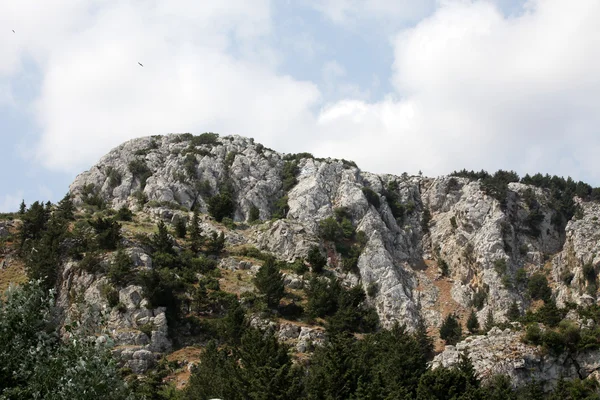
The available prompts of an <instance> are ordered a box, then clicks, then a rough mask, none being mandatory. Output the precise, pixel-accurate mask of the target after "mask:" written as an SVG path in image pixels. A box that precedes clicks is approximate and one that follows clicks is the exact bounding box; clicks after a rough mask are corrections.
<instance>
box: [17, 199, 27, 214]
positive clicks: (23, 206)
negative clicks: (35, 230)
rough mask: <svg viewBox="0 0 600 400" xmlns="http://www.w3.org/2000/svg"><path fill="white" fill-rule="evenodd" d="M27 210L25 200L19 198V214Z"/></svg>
mask: <svg viewBox="0 0 600 400" xmlns="http://www.w3.org/2000/svg"><path fill="white" fill-rule="evenodd" d="M26 210H27V205H25V200H21V204H20V205H19V215H23V214H25V211H26Z"/></svg>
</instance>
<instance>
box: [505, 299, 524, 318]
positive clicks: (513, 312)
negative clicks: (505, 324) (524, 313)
mask: <svg viewBox="0 0 600 400" xmlns="http://www.w3.org/2000/svg"><path fill="white" fill-rule="evenodd" d="M506 316H507V317H508V319H509V321H516V320H517V319H519V317H520V316H521V311H520V310H519V305H518V304H517V302H516V301H513V302H512V304H511V305H510V307H509V308H508V312H507V313H506Z"/></svg>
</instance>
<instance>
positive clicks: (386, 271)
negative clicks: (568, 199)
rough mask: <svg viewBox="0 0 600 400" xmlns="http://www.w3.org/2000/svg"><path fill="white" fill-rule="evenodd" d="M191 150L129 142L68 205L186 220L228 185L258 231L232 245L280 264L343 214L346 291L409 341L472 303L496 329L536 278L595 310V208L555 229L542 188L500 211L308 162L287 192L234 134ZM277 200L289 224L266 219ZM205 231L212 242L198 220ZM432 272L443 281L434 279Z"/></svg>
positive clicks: (468, 191)
mask: <svg viewBox="0 0 600 400" xmlns="http://www.w3.org/2000/svg"><path fill="white" fill-rule="evenodd" d="M198 142H199V141H198V140H197V139H193V138H192V137H191V135H168V136H155V137H145V138H139V139H135V140H131V141H129V142H126V143H124V144H122V145H121V146H119V147H117V148H115V149H113V150H112V151H111V152H110V153H108V154H107V155H106V156H104V157H103V158H102V159H100V161H99V162H98V163H97V164H96V165H94V166H93V167H92V168H91V169H90V170H89V171H87V172H84V173H82V174H80V175H79V176H77V178H76V179H75V181H74V182H73V184H72V185H71V187H70V192H71V194H72V195H73V196H74V201H75V203H76V204H78V205H82V204H83V203H84V200H85V197H86V193H88V194H87V195H89V194H92V195H97V196H98V197H100V198H101V199H103V200H104V201H105V202H106V203H108V204H109V205H110V206H112V207H113V208H116V209H118V208H120V207H122V206H128V207H130V208H138V207H140V200H139V199H141V198H145V200H146V201H147V202H146V204H145V205H144V206H143V209H144V211H145V212H147V213H148V214H149V215H152V216H153V217H154V218H156V219H163V220H173V219H174V218H179V217H180V216H181V215H186V216H187V215H189V213H188V212H186V211H182V210H173V208H174V207H173V206H174V205H176V206H178V208H182V209H187V210H189V209H191V208H192V207H194V206H198V207H199V208H200V211H201V212H203V213H207V212H208V206H207V204H208V200H209V198H210V197H211V196H213V195H215V194H218V193H219V191H220V188H222V187H223V186H224V185H226V184H227V185H229V186H230V187H231V188H232V191H233V201H234V204H235V212H234V214H233V217H234V218H233V219H234V220H235V221H238V222H239V221H246V220H248V218H249V216H250V214H251V211H252V209H253V208H254V207H256V208H257V209H258V211H259V215H260V219H261V220H262V223H260V224H258V225H252V226H250V227H248V228H247V229H244V230H237V231H235V232H234V231H227V232H226V240H227V242H228V244H252V245H255V246H257V247H258V248H259V249H261V250H264V251H270V252H272V253H273V254H274V255H275V256H276V257H278V258H280V259H284V260H288V261H291V260H293V259H295V258H298V257H306V256H307V253H308V250H309V249H310V247H311V246H313V245H318V246H320V247H321V249H322V250H324V247H323V243H322V241H321V239H320V238H319V221H321V220H323V219H325V218H328V217H331V216H333V215H334V210H335V209H337V208H340V207H345V208H346V209H347V213H348V215H349V216H350V219H351V221H352V224H353V226H354V227H355V228H356V230H357V231H363V232H364V233H365V236H366V239H367V240H366V245H365V247H364V249H363V251H362V253H361V255H360V257H359V259H358V265H357V271H356V272H357V274H356V275H353V274H346V273H342V272H340V271H341V269H340V268H338V273H339V276H341V277H342V278H343V279H344V280H345V282H346V283H347V284H352V283H355V282H359V283H360V284H362V286H363V287H364V288H365V290H367V289H368V288H373V287H377V290H376V291H369V292H370V296H369V298H368V301H369V302H371V303H372V304H373V305H374V306H375V308H376V309H377V311H378V313H379V316H380V318H381V321H382V323H383V325H384V326H386V327H389V326H391V325H392V324H394V323H395V322H399V323H400V324H404V325H406V326H407V327H408V328H409V329H414V328H415V327H416V326H417V324H418V322H419V320H423V321H424V322H425V323H426V325H428V326H430V327H434V328H437V327H439V326H440V324H441V322H442V320H443V318H444V317H445V316H446V315H447V314H448V313H450V312H456V313H457V314H458V315H459V317H460V318H461V319H462V320H463V322H464V321H465V320H466V316H467V315H468V313H469V312H470V310H471V308H472V307H473V305H474V300H475V297H479V300H480V301H479V304H477V305H478V306H479V309H478V310H477V315H478V318H479V321H481V322H483V321H484V320H485V318H486V316H487V315H488V314H489V313H490V312H491V314H492V315H493V317H494V320H495V321H497V322H498V321H505V320H506V312H507V310H508V309H509V307H510V305H511V304H513V302H516V303H517V305H518V306H519V308H520V309H521V310H523V309H526V308H528V307H529V305H530V300H529V299H528V297H527V296H526V295H525V293H526V286H524V284H523V281H522V278H523V277H526V276H528V275H531V274H533V273H535V272H537V271H541V270H543V269H544V268H546V269H547V270H548V271H551V274H549V279H550V283H551V287H552V289H553V291H554V293H555V295H556V298H557V301H558V303H559V305H560V304H562V303H564V302H565V301H572V302H575V303H579V304H583V303H586V302H590V301H595V296H596V294H595V293H592V295H591V296H590V295H589V294H586V289H587V283H586V282H585V279H584V278H583V276H582V268H583V265H584V264H585V263H588V262H591V263H594V264H595V263H598V262H600V252H598V251H597V250H596V243H597V242H598V240H597V239H600V237H598V235H599V233H598V232H600V230H599V229H598V228H599V227H600V222H598V217H599V216H600V206H599V205H597V204H592V203H583V204H582V207H583V211H584V217H583V218H582V219H580V220H572V221H569V222H568V224H567V226H566V230H565V229H561V228H560V227H557V226H555V225H554V224H552V222H551V220H552V217H553V216H554V215H555V213H556V211H555V210H553V208H552V206H551V201H550V200H551V199H550V194H549V193H548V192H547V191H545V190H543V189H540V188H536V187H533V186H529V185H524V184H521V183H511V184H509V186H508V194H507V198H506V203H505V204H500V202H498V201H497V200H496V199H494V198H493V197H491V196H488V195H487V194H485V192H484V191H483V190H482V188H481V185H480V183H479V182H477V181H469V180H468V179H466V178H458V177H450V176H442V177H439V178H434V179H432V178H426V177H422V176H408V175H406V174H403V175H402V176H395V175H387V174H382V175H377V174H372V173H369V172H365V171H362V170H360V169H359V168H357V167H356V166H354V165H353V164H352V163H349V162H346V161H339V160H332V159H314V158H311V157H308V156H304V157H301V156H298V157H296V158H295V160H297V169H296V174H295V178H296V180H297V183H296V184H294V185H293V186H292V187H291V189H289V190H287V191H286V192H284V179H285V174H284V171H285V170H286V162H287V163H289V162H290V160H291V158H290V157H287V158H286V157H285V156H284V155H282V154H280V153H277V152H275V151H272V150H270V149H266V148H264V147H263V146H262V145H260V144H257V143H255V142H254V140H252V139H248V138H243V137H239V136H233V137H219V138H216V139H215V140H214V142H213V143H211V144H198ZM399 165H401V160H399ZM400 168H401V167H400ZM288 186H289V185H288ZM365 187H368V188H370V189H371V190H372V191H374V192H375V193H376V196H377V197H378V198H379V205H378V206H376V205H374V204H375V203H376V202H375V203H374V202H373V201H371V202H369V200H368V199H367V197H366V195H365V192H364V190H363V188H365ZM284 195H285V196H287V205H288V212H287V215H286V218H285V219H279V220H271V218H272V217H273V215H274V213H275V210H276V208H277V202H278V200H279V199H280V198H282V196H284ZM532 198H533V199H534V200H535V204H536V208H537V212H538V214H541V217H540V218H539V219H538V221H537V225H536V227H537V231H538V234H533V233H532V230H531V225H530V223H529V220H528V217H529V216H530V214H531V213H532V209H531V208H530V207H531V204H532V201H531V199H532ZM394 202H396V203H397V204H401V205H402V207H403V210H404V212H403V215H399V213H398V211H397V209H396V215H395V216H394V212H393V211H392V210H393V209H394V206H393V203H394ZM202 228H203V230H204V231H205V232H211V231H219V230H220V228H219V227H218V226H216V225H214V224H213V223H212V221H211V219H210V218H208V217H205V218H204V220H203V223H202ZM327 252H328V254H327V255H328V262H329V265H330V267H339V266H340V265H339V259H340V257H339V254H337V252H336V251H335V249H334V248H332V246H329V247H327ZM141 256H142V258H144V257H145V259H144V260H141V259H140V263H145V264H150V265H151V260H147V258H148V256H147V255H141ZM138 258H139V257H138ZM442 261H443V262H444V263H445V264H446V265H447V276H442V274H441V269H440V265H442ZM566 272H570V273H572V274H573V275H574V277H573V279H572V281H571V283H570V284H569V285H567V284H565V283H564V282H563V279H562V278H561V277H563V276H564V275H565V273H566ZM290 281H292V280H290ZM294 282H295V281H294ZM294 284H299V283H298V282H295V283H294ZM132 357H133V358H132V360H145V359H146V358H147V357H146V356H145V355H144V357H142V356H141V355H140V357H137V358H136V357H134V356H132ZM136 362H137V361H136Z"/></svg>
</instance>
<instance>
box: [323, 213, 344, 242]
mask: <svg viewBox="0 0 600 400" xmlns="http://www.w3.org/2000/svg"><path fill="white" fill-rule="evenodd" d="M319 234H320V235H321V237H322V238H323V239H324V240H329V241H332V242H335V241H337V240H339V239H341V238H342V237H343V236H344V232H343V231H342V227H341V226H340V224H339V223H338V222H337V221H336V219H335V218H333V217H329V218H325V219H323V220H321V221H320V222H319Z"/></svg>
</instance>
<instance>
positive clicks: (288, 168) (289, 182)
mask: <svg viewBox="0 0 600 400" xmlns="http://www.w3.org/2000/svg"><path fill="white" fill-rule="evenodd" d="M299 172H300V171H299V169H298V162H297V161H286V162H285V163H284V164H283V172H282V179H281V180H282V182H283V191H284V192H285V193H287V192H289V191H290V190H291V189H292V188H293V187H294V186H296V184H297V183H298V179H297V178H296V176H297V175H298V173H299Z"/></svg>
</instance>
